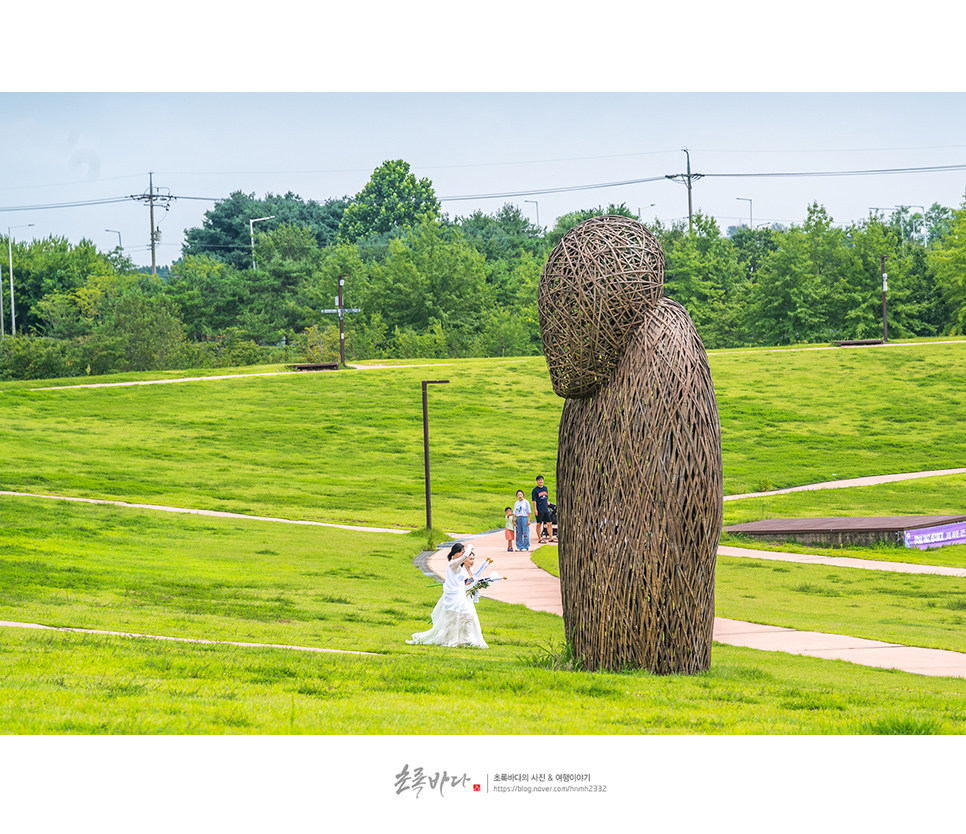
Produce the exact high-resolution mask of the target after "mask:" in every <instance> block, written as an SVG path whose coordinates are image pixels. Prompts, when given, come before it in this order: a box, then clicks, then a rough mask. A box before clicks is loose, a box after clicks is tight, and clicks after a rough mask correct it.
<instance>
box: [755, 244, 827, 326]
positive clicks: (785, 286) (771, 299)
mask: <svg viewBox="0 0 966 834" xmlns="http://www.w3.org/2000/svg"><path fill="white" fill-rule="evenodd" d="M823 307H824V304H823V303H822V297H821V289H820V284H819V280H818V275H817V274H816V272H815V270H814V268H813V264H812V260H811V258H810V253H809V240H808V235H807V233H806V232H805V231H804V229H802V228H801V227H799V226H792V228H790V229H789V230H788V231H786V232H784V233H783V234H782V235H781V240H780V242H779V246H778V249H776V250H775V251H774V252H770V253H769V254H768V255H766V256H765V259H764V261H763V262H762V266H761V270H760V271H759V273H758V280H757V281H756V282H755V284H754V285H753V288H752V290H751V296H750V299H749V305H748V315H749V319H748V329H749V332H750V333H751V335H752V337H753V338H754V339H756V340H757V341H758V342H759V343H760V344H766V345H788V344H794V343H795V342H810V341H819V340H824V339H825V337H826V322H825V318H824V316H823V314H822V309H823Z"/></svg>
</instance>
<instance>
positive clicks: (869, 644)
mask: <svg viewBox="0 0 966 834" xmlns="http://www.w3.org/2000/svg"><path fill="white" fill-rule="evenodd" d="M462 541H472V542H473V546H474V549H475V550H476V553H477V557H478V558H486V557H487V556H488V557H490V558H491V559H493V565H492V570H493V571H495V572H496V573H498V574H501V575H505V576H506V577H507V581H506V582H498V583H496V584H494V585H492V586H491V587H490V588H488V589H487V590H486V591H484V592H483V593H482V596H484V597H486V598H488V599H496V600H500V601H501V602H510V603H517V604H522V605H526V606H527V607H528V608H530V609H532V610H534V611H548V612H550V613H551V614H558V615H561V616H562V615H563V603H562V602H561V598H560V580H559V579H557V577H555V576H553V575H552V574H549V573H547V572H546V571H544V570H542V569H541V568H538V567H537V566H536V565H535V564H534V563H533V561H532V560H531V559H530V554H529V553H518V552H513V553H508V552H507V550H506V541H505V540H504V536H503V530H495V531H493V532H489V533H483V534H481V535H478V536H469V537H467V538H466V539H462ZM539 546H540V545H538V544H534V545H532V547H531V550H533V549H536V548H537V547H539ZM448 549H449V548H448V547H443V548H440V549H439V550H437V551H436V552H435V553H433V554H432V555H431V556H430V558H429V559H428V561H427V567H428V568H429V569H430V570H432V571H433V572H434V573H435V574H436V575H437V576H442V572H443V571H444V570H445V569H446V552H447V550H448ZM739 550H741V548H733V547H726V548H719V551H718V552H719V553H721V554H722V555H729V556H735V555H741V556H749V557H753V558H759V559H760V558H771V559H785V558H786V557H788V559H789V560H791V561H801V562H808V563H810V564H834V565H838V566H844V567H859V568H866V569H869V570H893V571H903V572H906V573H934V574H945V575H950V576H959V577H962V576H966V571H960V570H957V569H955V568H939V567H934V566H931V565H911V564H905V563H899V562H864V563H863V560H861V559H836V558H832V557H821V556H809V555H807V554H797V553H775V552H767V551H744V552H742V553H740V554H739V553H736V552H735V551H739ZM846 563H848V564H846ZM852 563H862V564H852ZM487 573H489V571H487ZM714 640H715V641H716V642H718V643H724V644H726V645H729V646H744V647H747V648H751V649H760V650H763V651H774V652H787V653H789V654H798V655H806V656H809V657H821V658H825V659H828V660H847V661H849V662H850V663H858V664H860V665H862V666H876V667H879V668H882V669H898V670H900V671H903V672H912V673H914V674H918V675H939V676H948V677H958V678H966V653H961V652H952V651H945V650H942V649H920V648H915V647H912V646H903V645H900V644H898V643H883V642H880V641H878V640H863V639H861V638H858V637H848V636H846V635H841V634H824V633H822V632H818V631H798V630H796V629H792V628H782V627H779V626H770V625H762V624H760V623H746V622H741V621H739V620H729V619H725V618H723V617H715V619H714Z"/></svg>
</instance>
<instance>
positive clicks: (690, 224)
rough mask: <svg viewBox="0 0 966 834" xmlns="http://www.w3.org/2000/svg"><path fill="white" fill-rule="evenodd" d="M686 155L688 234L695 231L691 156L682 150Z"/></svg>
mask: <svg viewBox="0 0 966 834" xmlns="http://www.w3.org/2000/svg"><path fill="white" fill-rule="evenodd" d="M681 150H682V151H684V155H685V156H686V157H687V158H688V233H689V234H690V233H691V231H692V230H693V222H694V210H693V209H692V207H691V154H690V153H688V149H687V148H681Z"/></svg>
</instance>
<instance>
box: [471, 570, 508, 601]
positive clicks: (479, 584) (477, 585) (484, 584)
mask: <svg viewBox="0 0 966 834" xmlns="http://www.w3.org/2000/svg"><path fill="white" fill-rule="evenodd" d="M501 579H506V577H505V576H497V575H496V574H495V573H491V574H490V575H489V576H487V577H485V578H484V579H477V580H476V581H475V582H474V583H473V584H471V585H470V586H469V587H468V588H467V589H466V595H467V596H468V597H476V596H479V593H480V591H485V590H486V589H487V588H489V587H490V585H492V584H493V583H494V582H499V581H500V580H501Z"/></svg>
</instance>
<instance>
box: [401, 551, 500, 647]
mask: <svg viewBox="0 0 966 834" xmlns="http://www.w3.org/2000/svg"><path fill="white" fill-rule="evenodd" d="M446 558H447V560H448V562H449V564H447V566H446V571H445V576H444V579H443V595H442V597H440V600H439V602H437V603H436V607H435V608H434V609H433V614H432V621H433V627H432V628H431V629H430V630H429V631H422V632H419V633H418V634H414V635H413V636H412V639H411V640H407V641H406V642H407V643H411V644H417V645H426V644H433V645H437V646H477V647H479V648H481V649H485V648H488V646H487V645H486V641H485V640H484V639H483V630H482V629H481V628H480V618H479V616H478V615H477V613H476V605H475V603H474V600H473V599H472V598H471V597H470V595H469V594H468V593H467V587H468V586H469V585H472V584H473V582H474V581H475V579H476V576H475V575H474V574H473V573H472V568H473V563H474V561H475V558H476V557H475V554H474V553H473V545H470V546H469V547H465V546H464V545H462V544H460V543H459V542H457V543H456V544H455V545H453V547H452V549H451V550H450V552H449V553H448V554H447V556H446ZM486 564H487V562H486V561H484V564H483V565H481V566H480V568H479V570H478V571H477V574H479V573H482V571H483V569H484V568H485V567H486Z"/></svg>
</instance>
